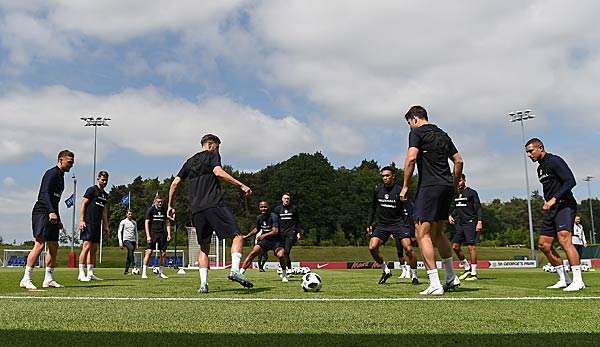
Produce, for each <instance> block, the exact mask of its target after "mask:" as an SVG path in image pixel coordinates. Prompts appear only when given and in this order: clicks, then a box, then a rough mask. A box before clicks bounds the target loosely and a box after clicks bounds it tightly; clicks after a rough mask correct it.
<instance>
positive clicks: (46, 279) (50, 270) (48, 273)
mask: <svg viewBox="0 0 600 347" xmlns="http://www.w3.org/2000/svg"><path fill="white" fill-rule="evenodd" d="M53 272H54V269H53V268H51V267H49V266H48V267H46V275H45V276H44V282H50V281H52V280H54V278H53V277H52V273H53Z"/></svg>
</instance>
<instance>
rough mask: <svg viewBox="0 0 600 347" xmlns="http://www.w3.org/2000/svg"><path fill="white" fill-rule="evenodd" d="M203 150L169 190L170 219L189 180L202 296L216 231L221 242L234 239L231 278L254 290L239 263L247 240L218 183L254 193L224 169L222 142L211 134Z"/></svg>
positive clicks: (202, 143)
mask: <svg viewBox="0 0 600 347" xmlns="http://www.w3.org/2000/svg"><path fill="white" fill-rule="evenodd" d="M200 143H201V145H202V151H201V152H199V153H196V154H195V155H194V156H193V157H191V158H190V159H188V160H187V161H186V162H185V164H184V165H183V167H182V168H181V170H180V171H179V173H178V174H177V177H175V179H174V180H173V183H171V188H170V189H169V212H168V214H169V217H170V218H175V209H174V208H173V204H174V201H175V200H174V198H175V192H176V191H177V187H178V185H179V183H181V181H182V180H185V179H188V180H189V181H190V188H189V202H190V211H191V213H192V225H193V226H194V227H195V228H196V235H197V238H198V244H199V245H200V251H199V252H198V264H199V267H200V289H199V290H198V291H199V292H201V293H207V292H208V253H209V251H210V240H211V237H212V234H213V231H214V232H216V234H217V236H218V237H219V238H220V239H224V238H231V239H232V241H231V272H230V273H229V276H228V278H229V279H230V280H232V281H235V282H238V283H239V284H241V285H242V286H244V287H247V288H251V287H252V286H253V285H252V282H250V281H249V280H248V279H247V278H246V277H245V276H244V275H243V274H242V273H240V262H241V259H242V250H243V248H244V238H243V236H242V235H241V233H240V228H239V227H238V226H237V224H236V222H235V217H234V216H233V214H232V213H231V211H229V209H228V208H227V206H226V205H225V203H224V201H223V192H222V190H221V186H220V183H219V180H223V181H225V182H226V183H229V184H231V185H234V186H236V187H239V188H240V189H241V190H242V191H243V192H244V194H245V196H249V195H251V194H252V190H251V189H250V187H248V186H246V185H245V184H243V183H242V182H240V181H238V180H236V179H235V178H233V177H232V176H231V175H230V174H228V173H227V172H226V171H225V170H223V168H222V167H221V155H220V154H219V146H220V145H221V140H220V139H219V138H218V137H217V136H215V135H212V134H208V135H204V136H203V137H202V140H201V141H200Z"/></svg>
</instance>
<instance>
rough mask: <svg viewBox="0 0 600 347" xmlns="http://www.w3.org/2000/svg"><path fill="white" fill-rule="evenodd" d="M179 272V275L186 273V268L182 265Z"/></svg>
mask: <svg viewBox="0 0 600 347" xmlns="http://www.w3.org/2000/svg"><path fill="white" fill-rule="evenodd" d="M177 274H178V275H185V270H184V269H183V268H182V267H180V268H179V271H177Z"/></svg>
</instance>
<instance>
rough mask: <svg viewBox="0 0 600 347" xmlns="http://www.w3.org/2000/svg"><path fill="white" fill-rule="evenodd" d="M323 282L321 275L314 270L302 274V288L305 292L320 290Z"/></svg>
mask: <svg viewBox="0 0 600 347" xmlns="http://www.w3.org/2000/svg"><path fill="white" fill-rule="evenodd" d="M321 284H322V283H321V276H319V275H318V274H316V273H314V272H309V273H306V274H305V275H304V276H302V289H304V291H305V292H318V291H319V290H321Z"/></svg>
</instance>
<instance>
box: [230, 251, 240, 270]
mask: <svg viewBox="0 0 600 347" xmlns="http://www.w3.org/2000/svg"><path fill="white" fill-rule="evenodd" d="M241 261H242V253H239V252H235V253H233V252H232V253H231V271H239V270H240V262H241Z"/></svg>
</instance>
